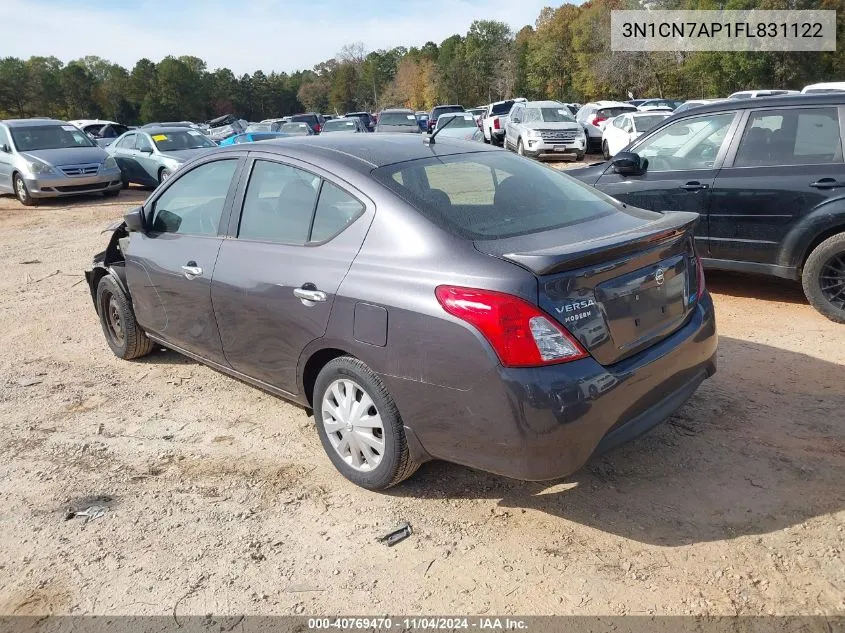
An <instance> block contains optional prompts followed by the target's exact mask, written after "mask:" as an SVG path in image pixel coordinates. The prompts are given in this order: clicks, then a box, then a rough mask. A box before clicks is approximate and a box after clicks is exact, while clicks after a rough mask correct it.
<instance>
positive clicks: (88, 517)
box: [65, 506, 109, 523]
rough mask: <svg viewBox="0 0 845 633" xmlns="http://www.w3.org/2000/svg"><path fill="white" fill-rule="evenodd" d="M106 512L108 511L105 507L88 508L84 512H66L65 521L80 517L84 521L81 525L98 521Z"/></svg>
mask: <svg viewBox="0 0 845 633" xmlns="http://www.w3.org/2000/svg"><path fill="white" fill-rule="evenodd" d="M108 511H109V509H108V508H107V507H106V506H88V507H87V508H85V509H84V510H68V511H67V514H65V521H70V520H71V519H76V518H79V517H82V518H84V519H85V520H84V521H83V523H88V521H93V520H94V519H99V518H100V517H101V516H103V515H104V514H105V513H106V512H108Z"/></svg>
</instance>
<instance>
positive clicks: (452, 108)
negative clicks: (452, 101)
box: [432, 105, 464, 118]
mask: <svg viewBox="0 0 845 633" xmlns="http://www.w3.org/2000/svg"><path fill="white" fill-rule="evenodd" d="M463 111H464V107H463V106H459V105H455V106H437V107H436V108H434V111H433V112H432V115H433V116H434V118H437V117H439V116H440V115H441V114H445V113H447V112H463Z"/></svg>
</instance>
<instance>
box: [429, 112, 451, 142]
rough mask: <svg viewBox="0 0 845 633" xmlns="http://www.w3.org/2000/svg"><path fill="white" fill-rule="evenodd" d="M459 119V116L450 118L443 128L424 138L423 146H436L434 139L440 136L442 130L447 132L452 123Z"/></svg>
mask: <svg viewBox="0 0 845 633" xmlns="http://www.w3.org/2000/svg"><path fill="white" fill-rule="evenodd" d="M457 118H458V117H457V116H451V117H449V120H448V121H446V123H445V124H444V125H443V127H441V128H438V129H436V130H434V133H433V134H429V135H428V136H426V137H424V138H423V145H435V142H434V137H435V136H437V135H438V134H440V130H445V129H446V128H447V127H448V126H449V125H450V124H451V123H452V121H454V120H455V119H457Z"/></svg>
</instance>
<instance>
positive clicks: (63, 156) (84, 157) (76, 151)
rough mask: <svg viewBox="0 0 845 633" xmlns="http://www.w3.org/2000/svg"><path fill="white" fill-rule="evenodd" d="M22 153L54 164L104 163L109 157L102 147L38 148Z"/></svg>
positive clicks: (27, 156)
mask: <svg viewBox="0 0 845 633" xmlns="http://www.w3.org/2000/svg"><path fill="white" fill-rule="evenodd" d="M21 155H22V156H24V157H26V158H37V159H38V160H41V161H44V162H45V163H47V164H48V165H53V166H60V165H84V164H90V163H102V162H103V161H104V160H106V158H107V157H108V154H107V153H106V151H105V150H104V149H102V148H100V147H65V148H61V149H36V150H32V151H31V152H21Z"/></svg>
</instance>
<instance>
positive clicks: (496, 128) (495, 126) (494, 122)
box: [493, 117, 501, 130]
mask: <svg viewBox="0 0 845 633" xmlns="http://www.w3.org/2000/svg"><path fill="white" fill-rule="evenodd" d="M493 129H494V130H499V129H501V128H500V127H499V117H496V118H495V119H493Z"/></svg>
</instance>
